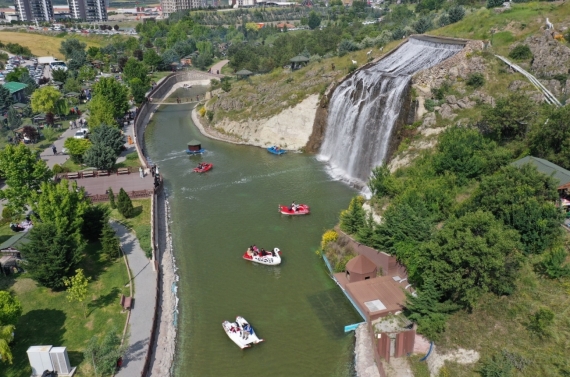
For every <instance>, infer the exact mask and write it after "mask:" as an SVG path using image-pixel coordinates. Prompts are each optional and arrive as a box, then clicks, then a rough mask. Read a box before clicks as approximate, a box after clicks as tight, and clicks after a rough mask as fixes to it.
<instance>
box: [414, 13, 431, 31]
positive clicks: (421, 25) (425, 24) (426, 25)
mask: <svg viewBox="0 0 570 377" xmlns="http://www.w3.org/2000/svg"><path fill="white" fill-rule="evenodd" d="M413 27H414V30H415V31H417V32H418V34H423V33H425V32H426V31H428V30H430V29H431V28H432V27H433V24H432V22H431V19H430V18H428V17H422V18H420V19H419V20H417V21H416V22H415V23H414V25H413Z"/></svg>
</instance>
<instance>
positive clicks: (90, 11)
mask: <svg viewBox="0 0 570 377" xmlns="http://www.w3.org/2000/svg"><path fill="white" fill-rule="evenodd" d="M68 1H69V13H71V18H73V19H76V20H83V21H87V22H103V21H107V20H108V17H107V6H106V5H105V0H68Z"/></svg>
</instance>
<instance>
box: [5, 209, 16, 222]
mask: <svg viewBox="0 0 570 377" xmlns="http://www.w3.org/2000/svg"><path fill="white" fill-rule="evenodd" d="M13 216H14V211H12V209H10V207H4V208H3V209H2V220H4V221H11V220H12V217H13Z"/></svg>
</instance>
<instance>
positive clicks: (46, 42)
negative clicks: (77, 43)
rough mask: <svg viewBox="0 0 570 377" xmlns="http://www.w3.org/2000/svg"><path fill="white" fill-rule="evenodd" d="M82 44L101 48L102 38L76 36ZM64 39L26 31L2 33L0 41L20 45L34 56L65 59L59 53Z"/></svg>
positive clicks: (4, 31) (0, 33)
mask: <svg viewBox="0 0 570 377" xmlns="http://www.w3.org/2000/svg"><path fill="white" fill-rule="evenodd" d="M76 37H77V38H78V39H79V40H81V41H82V42H85V43H86V44H87V46H96V47H99V46H101V43H102V39H101V38H97V37H95V38H91V37H83V36H76ZM63 39H64V38H60V37H56V36H49V35H44V34H39V33H28V32H25V31H21V32H18V31H6V30H3V31H1V32H0V41H2V42H3V43H8V42H11V43H19V44H21V45H22V46H26V47H29V48H30V50H31V51H32V54H34V55H36V56H55V57H56V58H59V59H63V54H62V53H60V52H59V47H60V45H61V41H62V40H63Z"/></svg>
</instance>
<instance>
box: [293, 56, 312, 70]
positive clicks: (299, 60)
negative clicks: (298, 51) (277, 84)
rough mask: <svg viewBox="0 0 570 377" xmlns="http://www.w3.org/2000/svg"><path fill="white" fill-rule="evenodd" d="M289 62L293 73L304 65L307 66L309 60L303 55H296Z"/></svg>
mask: <svg viewBox="0 0 570 377" xmlns="http://www.w3.org/2000/svg"><path fill="white" fill-rule="evenodd" d="M289 61H290V62H291V70H292V71H294V70H296V69H299V68H301V67H303V66H304V65H307V62H308V61H309V58H308V57H306V56H303V55H297V56H295V57H294V58H292V59H291V60H289ZM303 63H305V64H303Z"/></svg>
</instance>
